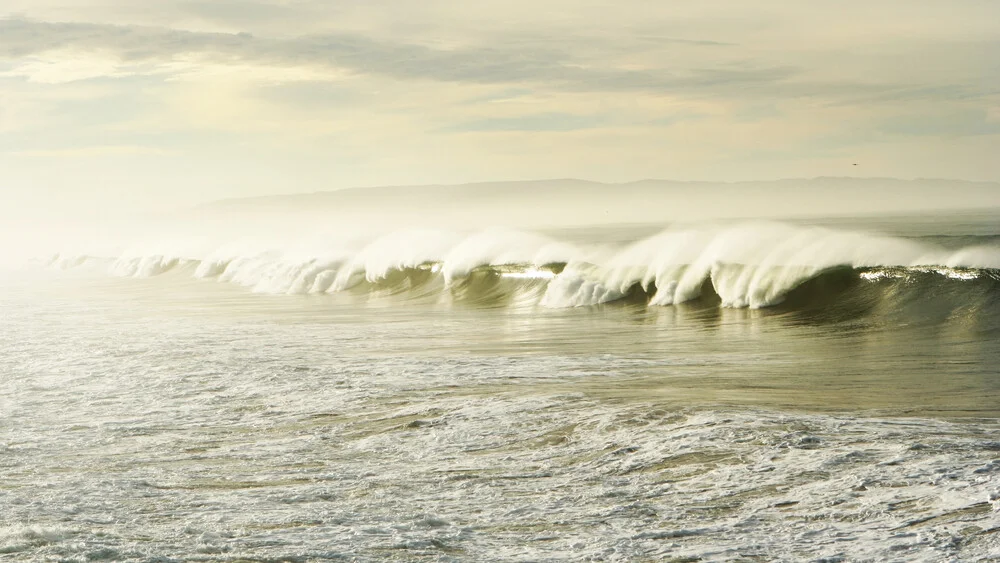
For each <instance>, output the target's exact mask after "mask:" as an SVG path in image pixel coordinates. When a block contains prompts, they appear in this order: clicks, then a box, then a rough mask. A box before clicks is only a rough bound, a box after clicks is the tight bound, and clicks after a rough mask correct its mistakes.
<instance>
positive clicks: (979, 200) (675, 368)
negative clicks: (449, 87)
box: [0, 179, 1000, 561]
mask: <svg viewBox="0 0 1000 563" xmlns="http://www.w3.org/2000/svg"><path fill="white" fill-rule="evenodd" d="M943 185H944V184H943V183H942V182H938V181H920V182H898V181H881V183H879V181H853V182H852V181H846V180H833V179H820V180H814V181H808V182H801V183H799V184H795V183H793V182H780V183H770V184H763V183H762V184H734V185H707V184H671V183H655V182H645V183H637V184H630V185H619V186H609V185H602V184H582V183H578V182H574V181H560V182H550V183H527V184H487V185H479V186H465V187H424V188H407V189H401V188H400V189H388V188H387V189H371V190H348V191H344V192H331V193H320V194H308V195H302V196H288V197H280V198H278V197H276V198H266V199H256V200H234V201H227V202H220V203H216V204H211V205H207V206H202V207H199V208H195V209H184V210H179V211H171V212H169V213H167V212H165V213H163V214H160V215H158V216H156V217H155V218H152V217H149V216H143V217H135V218H131V219H128V218H125V219H121V220H116V221H108V222H106V223H103V224H102V223H100V222H90V223H89V224H86V225H64V228H62V229H53V230H51V231H47V232H44V233H42V232H35V231H44V229H36V228H35V227H34V226H33V225H32V224H30V223H26V222H23V223H21V224H19V225H14V224H12V223H8V224H7V226H6V235H5V236H6V242H5V251H4V253H5V255H6V256H7V264H8V267H7V269H5V270H4V273H3V274H2V277H0V310H2V311H3V322H4V330H3V331H2V333H0V452H3V453H4V456H3V458H2V461H0V464H2V465H0V471H2V474H3V476H4V483H5V485H4V487H3V488H0V553H6V554H10V556H11V557H14V558H15V559H16V560H40V561H41V560H68V561H76V560H80V561H83V560H94V559H101V560H121V561H132V560H157V559H159V560H181V561H186V560H197V561H206V560H207V561H236V560H254V561H264V560H271V561H284V560H289V561H298V560H301V561H312V560H326V559H345V558H346V559H349V560H366V561H368V560H370V561H376V560H386V559H389V560H456V561H459V560H470V561H472V560H579V559H584V558H591V559H595V560H614V559H621V560H670V559H677V560H701V559H703V560H733V559H741V558H742V559H756V560H785V561H797V560H827V561H836V560H858V559H871V560H887V559H894V558H895V559H900V560H923V561H940V560H978V559H985V558H990V557H1000V534H998V533H997V529H1000V461H998V460H997V456H998V453H997V452H998V451H1000V445H998V442H997V436H998V435H1000V424H998V422H997V420H998V417H1000V409H998V405H1000V376H998V372H997V367H996V366H997V365H998V362H1000V221H998V213H997V211H996V210H997V209H998V208H1000V201H998V198H1000V194H998V192H997V191H996V186H995V185H989V184H967V183H954V184H952V185H950V186H949V189H947V190H945V189H942V186H943ZM36 235H37V236H36ZM26 263H27V264H28V265H27V266H26V265H25V264H26ZM13 264H18V265H19V266H18V267H17V268H13V267H12V265H13Z"/></svg>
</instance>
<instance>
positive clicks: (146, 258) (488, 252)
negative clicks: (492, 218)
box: [53, 223, 1000, 308]
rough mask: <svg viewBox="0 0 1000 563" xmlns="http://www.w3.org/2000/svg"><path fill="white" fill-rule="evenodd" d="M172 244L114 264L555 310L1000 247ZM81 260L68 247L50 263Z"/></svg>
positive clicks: (411, 241)
mask: <svg viewBox="0 0 1000 563" xmlns="http://www.w3.org/2000/svg"><path fill="white" fill-rule="evenodd" d="M163 250H164V249H163V248H159V249H157V248H149V247H147V248H133V249H132V250H130V251H129V252H126V253H125V254H124V255H122V256H121V257H119V258H117V259H116V260H115V261H114V262H113V264H112V265H111V272H112V273H113V274H115V275H118V276H127V277H149V276H155V275H160V274H162V273H164V272H167V271H171V270H175V269H177V268H179V267H184V268H187V269H189V270H190V272H191V274H193V275H194V276H195V277H197V278H202V279H217V280H219V281H223V282H229V283H235V284H238V285H241V286H245V287H248V288H251V289H252V290H253V291H254V292H258V293H269V294H284V293H289V294H323V293H338V292H351V293H354V294H378V295H382V294H392V295H406V296H408V297H410V298H417V297H419V298H425V299H431V298H436V297H440V298H449V299H458V300H467V301H471V302H496V303H508V302H513V303H518V304H521V305H526V304H530V305H540V306H543V307H550V308H561V307H580V306H591V305H598V304H602V303H609V302H616V301H623V300H627V301H630V302H644V303H648V304H649V305H656V306H668V305H675V304H681V303H687V302H691V301H696V300H701V301H705V300H708V301H712V302H717V303H719V304H721V305H722V306H723V307H734V308H742V307H749V308H762V307H770V306H776V305H780V304H782V303H785V302H786V301H787V300H788V299H789V298H790V297H793V298H795V299H799V300H801V298H802V295H803V293H804V292H807V291H813V292H815V291H818V290H817V287H818V286H821V285H822V286H830V285H831V284H832V285H833V286H836V288H831V287H827V288H826V289H825V290H823V291H824V292H826V293H830V292H831V291H834V289H836V292H843V291H847V290H852V291H860V290H859V289H857V288H858V287H859V286H858V284H862V283H864V284H868V285H873V284H874V285H879V284H881V285H883V286H885V285H886V284H890V283H896V284H899V283H905V284H911V285H912V284H914V283H917V282H919V284H918V285H919V286H920V287H925V288H926V289H927V290H928V291H930V289H931V285H930V284H936V283H939V282H944V283H947V282H954V283H960V282H977V281H978V286H979V287H987V286H988V287H990V288H992V289H991V290H990V291H993V290H995V289H996V285H997V272H998V271H1000V247H997V246H995V245H973V246H968V247H965V248H961V249H958V250H944V249H942V248H937V247H932V246H929V245H927V244H925V243H921V242H918V241H915V240H912V239H903V238H894V237H887V236H876V235H869V234H862V233H855V232H845V231H836V230H831V229H822V228H805V227H794V226H789V225H784V224H774V223H754V224H743V225H737V226H734V227H712V226H702V227H692V228H688V229H681V230H669V231H665V232H662V233H660V234H658V235H655V236H652V237H649V238H646V239H643V240H640V241H637V242H634V243H632V244H628V245H612V244H587V245H581V244H570V243H567V242H562V241H558V240H554V239H552V238H550V237H547V236H543V235H539V234H535V233H526V232H519V231H509V230H487V231H483V232H480V233H475V234H472V235H466V234H461V233H454V232H448V231H439V230H416V231H401V232H395V233H391V234H389V235H385V236H382V237H378V238H375V239H373V240H371V241H368V242H364V241H350V242H339V243H338V242H336V241H332V242H325V243H324V244H322V245H313V246H312V247H308V248H307V247H305V246H297V247H296V246H289V247H286V248H274V247H271V248H268V247H266V246H261V245H257V246H249V245H233V244H229V245H224V246H220V247H219V248H217V249H216V250H214V251H211V252H208V253H206V254H205V255H203V256H192V255H187V256H184V255H179V254H171V253H169V252H164V251H163ZM80 261H81V258H79V257H58V258H57V259H55V260H54V261H53V264H54V265H58V266H61V267H67V266H74V265H78V264H79V263H80ZM845 272H846V273H845ZM835 279H837V280H840V281H838V282H837V283H833V280H835ZM803 288H805V289H803ZM810 288H811V289H810ZM939 290H940V288H938V289H937V290H935V291H939ZM928 297H930V296H928ZM815 298H816V299H819V297H818V296H817V297H815ZM491 300H492V301H491Z"/></svg>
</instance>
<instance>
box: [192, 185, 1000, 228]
mask: <svg viewBox="0 0 1000 563" xmlns="http://www.w3.org/2000/svg"><path fill="white" fill-rule="evenodd" d="M994 208H995V209H997V210H998V211H1000V183H990V182H965V181H956V180H933V179H927V180H898V179H892V178H864V179H858V178H812V179H788V180H778V181H768V182H736V183H714V182H676V181H668V180H641V181H638V182H630V183H623V184H606V183H600V182H589V181H584V180H574V179H557V180H534V181H522V182H483V183H475V184H461V185H429V186H386V187H371V188H349V189H342V190H334V191H325V192H315V193H307V194H292V195H277V196H265V197H255V198H244V199H229V200H222V201H217V202H213V203H210V204H207V205H203V206H201V207H199V208H198V209H197V213H199V214H208V215H212V214H217V213H221V214H223V215H232V214H238V215H242V214H251V215H254V216H266V215H272V214H277V215H287V214H290V213H291V214H294V215H296V216H301V217H303V218H305V217H309V218H310V219H312V220H324V219H327V220H338V221H350V222H360V223H365V224H371V223H390V224H398V223H405V224H406V225H407V226H412V225H413V224H428V225H433V224H439V223H445V224H447V225H448V226H459V227H465V226H471V227H475V226H482V225H506V226H540V225H546V226H566V225H587V224H601V223H640V222H645V223H648V222H667V221H685V220H706V219H723V218H751V219H752V218H767V219H772V218H800V217H832V216H868V215H886V214H900V213H913V212H933V211H944V210H952V211H953V210H977V209H978V210H982V209H994Z"/></svg>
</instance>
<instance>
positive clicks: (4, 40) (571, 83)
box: [0, 19, 797, 93]
mask: <svg viewBox="0 0 1000 563" xmlns="http://www.w3.org/2000/svg"><path fill="white" fill-rule="evenodd" d="M67 50H73V51H76V52H83V53H89V54H104V55H106V56H110V57H113V58H115V59H116V60H118V61H121V62H122V63H132V64H135V63H141V62H148V63H165V62H170V61H175V60H177V59H179V58H184V57H190V56H193V55H198V56H201V57H205V58H208V59H214V60H215V62H226V63H229V64H233V63H236V64H239V63H252V64H256V65H265V66H267V65H273V66H294V65H300V66H318V67H324V68H329V69H340V70H346V71H350V72H352V73H356V74H373V75H382V76H387V77H391V78H394V79H399V80H433V81H438V82H452V83H470V84H510V83H544V84H547V85H549V86H550V87H552V88H555V89H560V90H565V91H602V92H618V91H648V92H659V93H669V92H680V91H699V90H704V91H713V90H722V89H730V90H732V89H739V88H743V87H749V86H753V85H760V84H774V83H779V82H782V81H785V80H787V79H789V78H790V77H792V76H794V75H795V74H796V73H797V71H796V69H795V68H792V67H789V66H774V65H764V66H760V67H753V66H748V67H746V68H712V67H707V68H706V67H698V66H694V67H688V66H684V65H679V64H678V65H676V66H674V67H671V68H667V67H659V68H647V69H641V70H629V69H626V68H620V67H617V66H615V65H614V64H610V63H608V62H602V61H591V60H580V59H579V57H577V56H575V55H573V54H571V53H570V52H569V51H566V50H561V49H558V48H549V47H544V46H529V45H525V44H523V43H514V44H509V45H503V46H499V45H498V46H477V45H471V46H460V47H454V48H450V49H444V48H435V47H429V46H426V45H420V44H414V43H402V42H393V41H387V40H380V39H375V38H373V37H369V36H364V35H359V34H352V33H336V34H324V35H311V36H304V37H297V38H293V39H274V38H265V37H255V36H253V35H250V34H246V33H237V34H226V33H205V32H191V31H181V30H174V29H164V28H152V27H137V26H115V25H106V24H94V23H52V22H41V21H34V20H26V19H5V20H0V58H2V59H7V60H23V59H25V58H29V57H42V56H44V55H45V54H47V53H52V52H64V51H67ZM35 66H36V67H37V66H39V65H38V64H37V63H36V64H35ZM28 70H31V67H28V68H26V69H23V71H24V72H27V71H28ZM33 76H36V78H35V79H36V80H37V79H38V78H37V75H33ZM49 76H50V78H47V80H53V79H54V78H51V73H50V74H49ZM66 76H67V78H66V79H67V80H68V79H69V77H72V76H82V77H89V76H90V75H89V74H86V73H83V74H80V73H74V72H69V73H67V75H66Z"/></svg>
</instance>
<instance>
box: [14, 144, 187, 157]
mask: <svg viewBox="0 0 1000 563" xmlns="http://www.w3.org/2000/svg"><path fill="white" fill-rule="evenodd" d="M8 154H9V155H10V156H14V157H22V158H91V157H101V156H123V155H143V156H169V155H171V154H173V153H172V152H171V151H167V150H164V149H160V148H155V147H140V146H127V145H108V146H93V147H75V148H66V149H44V150H27V151H14V152H11V153H8Z"/></svg>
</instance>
